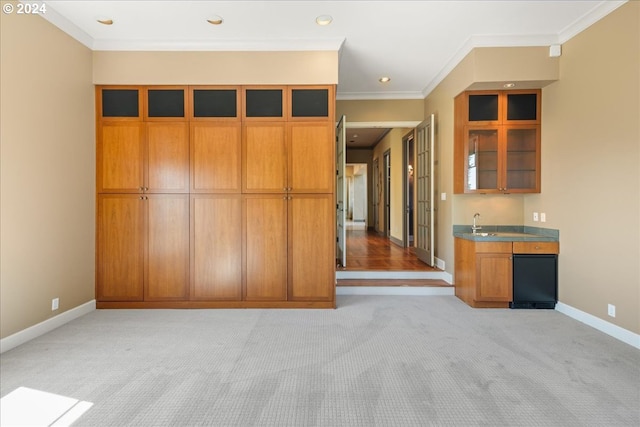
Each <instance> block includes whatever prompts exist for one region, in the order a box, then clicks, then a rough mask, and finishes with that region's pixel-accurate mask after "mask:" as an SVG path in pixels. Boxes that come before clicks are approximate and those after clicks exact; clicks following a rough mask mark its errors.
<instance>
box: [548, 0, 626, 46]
mask: <svg viewBox="0 0 640 427" xmlns="http://www.w3.org/2000/svg"><path fill="white" fill-rule="evenodd" d="M627 1H628V0H617V1H613V0H609V1H601V2H600V3H598V4H597V5H596V6H595V7H594V8H593V9H591V10H590V11H589V12H587V13H586V14H584V15H583V16H581V17H580V18H578V19H576V20H575V22H573V23H571V24H569V25H568V26H567V27H565V28H564V29H563V30H561V31H560V32H559V33H558V43H560V44H562V43H565V42H567V41H568V40H570V39H571V38H573V37H574V36H576V35H577V34H578V33H580V32H582V31H584V30H585V29H587V28H589V27H590V26H591V25H593V24H595V23H596V22H598V21H599V20H601V19H602V18H604V17H605V16H607V15H608V14H610V13H611V12H613V11H614V10H616V9H617V8H619V7H620V6H622V5H623V4H625V3H627Z"/></svg>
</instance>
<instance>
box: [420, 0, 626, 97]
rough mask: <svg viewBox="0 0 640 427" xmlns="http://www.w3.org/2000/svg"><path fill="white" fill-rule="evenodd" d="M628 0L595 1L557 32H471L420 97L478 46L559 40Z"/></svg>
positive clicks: (431, 89)
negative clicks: (535, 33)
mask: <svg viewBox="0 0 640 427" xmlns="http://www.w3.org/2000/svg"><path fill="white" fill-rule="evenodd" d="M627 1H628V0H617V1H612V0H603V1H600V2H599V3H598V4H596V5H595V6H594V7H593V8H592V9H591V10H590V11H589V12H587V13H586V14H584V15H583V16H582V17H580V18H579V19H577V20H576V21H575V22H573V23H572V24H570V25H569V26H567V27H566V28H564V29H563V30H562V31H560V32H559V33H558V34H538V35H528V36H514V35H501V36H492V35H474V36H471V37H469V38H468V39H467V40H466V41H465V42H464V43H463V44H462V46H460V48H459V49H458V50H457V51H456V53H454V54H453V56H452V57H451V59H449V61H447V63H446V64H445V66H444V67H443V68H442V69H441V70H440V72H439V73H438V74H437V75H436V77H435V78H434V79H433V80H431V82H429V84H427V86H426V87H425V88H424V89H423V90H422V96H423V98H426V97H427V96H429V94H430V93H431V92H432V91H433V90H434V89H435V88H436V87H437V86H438V85H439V84H440V83H441V82H442V81H443V80H444V79H445V78H446V77H447V76H448V75H449V73H451V71H453V69H454V68H455V67H456V66H457V65H458V64H459V63H460V61H462V60H463V59H464V58H465V57H466V56H467V55H468V54H469V53H470V52H471V51H472V50H473V49H475V48H477V47H522V46H550V45H552V44H562V43H565V42H567V41H568V40H569V39H571V38H572V37H574V36H575V35H577V34H578V33H580V32H582V31H584V30H585V29H587V28H589V27H590V26H591V25H593V24H594V23H596V22H597V21H599V20H600V19H602V18H604V17H605V16H607V15H608V14H609V13H611V12H613V11H614V10H616V9H617V8H619V7H620V6H622V5H623V4H625V3H627Z"/></svg>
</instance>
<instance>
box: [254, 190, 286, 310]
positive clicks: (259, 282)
mask: <svg viewBox="0 0 640 427" xmlns="http://www.w3.org/2000/svg"><path fill="white" fill-rule="evenodd" d="M244 203H245V214H244V218H245V230H244V250H245V259H246V273H245V274H246V276H245V278H246V279H245V290H246V295H245V297H246V299H247V301H286V299H287V254H288V248H287V196H286V195H285V194H273V195H246V196H245V199H244Z"/></svg>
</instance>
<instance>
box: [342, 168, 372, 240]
mask: <svg viewBox="0 0 640 427" xmlns="http://www.w3.org/2000/svg"><path fill="white" fill-rule="evenodd" d="M367 172H368V171H367V164H366V163H348V164H347V165H346V168H345V176H346V180H347V189H346V190H347V191H346V200H345V205H346V209H347V212H346V218H347V220H348V221H350V222H351V223H353V225H355V226H357V227H358V228H362V229H364V230H366V229H367V225H368V224H367V215H368V209H367V203H368V201H367Z"/></svg>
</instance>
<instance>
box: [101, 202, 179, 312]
mask: <svg viewBox="0 0 640 427" xmlns="http://www.w3.org/2000/svg"><path fill="white" fill-rule="evenodd" d="M97 206H98V209H97V213H98V215H97V217H98V220H97V222H98V223H97V256H98V265H97V270H98V271H97V283H98V286H97V299H98V301H143V300H145V301H164V300H182V299H184V298H185V297H186V296H187V284H188V278H189V199H188V195H184V194H152V195H134V194H101V195H99V196H98V203H97Z"/></svg>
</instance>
